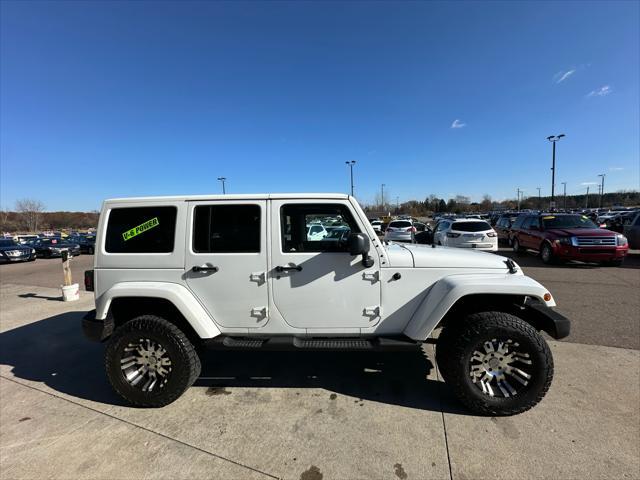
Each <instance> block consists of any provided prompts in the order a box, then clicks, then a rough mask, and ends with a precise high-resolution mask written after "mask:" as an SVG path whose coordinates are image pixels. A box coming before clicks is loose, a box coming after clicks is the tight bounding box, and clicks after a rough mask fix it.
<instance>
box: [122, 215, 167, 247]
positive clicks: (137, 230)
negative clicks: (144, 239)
mask: <svg viewBox="0 0 640 480" xmlns="http://www.w3.org/2000/svg"><path fill="white" fill-rule="evenodd" d="M158 225H160V222H159V221H158V217H155V218H152V219H151V220H147V221H146V222H144V223H143V224H141V225H138V226H137V227H134V228H132V229H131V230H128V231H126V232H124V233H123V234H122V238H123V239H124V241H125V242H126V241H127V240H129V239H131V238H133V237H135V236H136V235H140V234H141V233H144V232H146V231H147V230H151V229H152V228H153V227H157V226H158Z"/></svg>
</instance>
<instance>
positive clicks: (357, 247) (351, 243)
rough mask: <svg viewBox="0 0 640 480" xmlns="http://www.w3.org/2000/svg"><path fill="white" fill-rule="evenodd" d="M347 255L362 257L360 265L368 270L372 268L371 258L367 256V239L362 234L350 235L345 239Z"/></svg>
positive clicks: (368, 246)
mask: <svg viewBox="0 0 640 480" xmlns="http://www.w3.org/2000/svg"><path fill="white" fill-rule="evenodd" d="M347 246H348V247H349V253H350V254H351V255H353V256H355V255H362V265H363V266H365V267H367V268H369V267H373V258H371V257H370V256H369V249H370V248H371V246H370V244H369V237H367V236H366V235H365V234H364V233H352V234H351V235H349V238H348V239H347Z"/></svg>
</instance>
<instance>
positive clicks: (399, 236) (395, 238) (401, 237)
mask: <svg viewBox="0 0 640 480" xmlns="http://www.w3.org/2000/svg"><path fill="white" fill-rule="evenodd" d="M384 239H385V240H388V241H390V242H410V241H411V240H412V239H411V234H410V233H390V232H387V233H386V234H385V236H384Z"/></svg>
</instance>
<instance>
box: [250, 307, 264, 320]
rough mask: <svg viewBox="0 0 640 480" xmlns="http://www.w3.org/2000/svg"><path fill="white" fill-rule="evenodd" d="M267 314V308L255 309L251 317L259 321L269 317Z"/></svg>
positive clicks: (252, 310)
mask: <svg viewBox="0 0 640 480" xmlns="http://www.w3.org/2000/svg"><path fill="white" fill-rule="evenodd" d="M267 312H268V310H267V307H253V308H252V309H251V316H252V317H255V318H258V319H263V318H265V317H266V316H267Z"/></svg>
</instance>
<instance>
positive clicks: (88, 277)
mask: <svg viewBox="0 0 640 480" xmlns="http://www.w3.org/2000/svg"><path fill="white" fill-rule="evenodd" d="M84 289H85V290H86V291H87V292H93V289H94V283H93V270H85V271H84Z"/></svg>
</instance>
